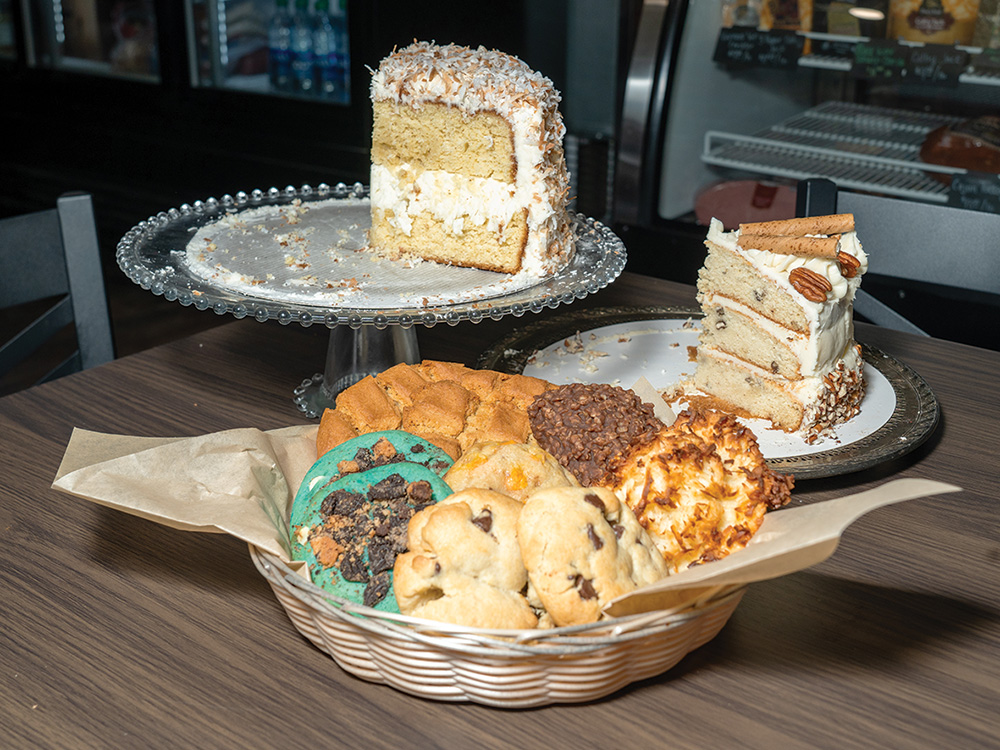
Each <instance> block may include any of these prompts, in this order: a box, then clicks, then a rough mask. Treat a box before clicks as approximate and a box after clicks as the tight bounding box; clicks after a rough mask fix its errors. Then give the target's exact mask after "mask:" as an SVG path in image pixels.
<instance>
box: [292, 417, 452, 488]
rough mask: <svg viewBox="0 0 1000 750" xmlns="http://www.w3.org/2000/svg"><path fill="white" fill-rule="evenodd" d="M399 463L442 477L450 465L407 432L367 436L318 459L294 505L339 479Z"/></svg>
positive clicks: (437, 451) (442, 454)
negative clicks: (411, 465)
mask: <svg viewBox="0 0 1000 750" xmlns="http://www.w3.org/2000/svg"><path fill="white" fill-rule="evenodd" d="M402 461H407V462H409V463H414V464H422V465H424V466H426V467H427V468H429V469H431V470H432V471H434V472H435V473H436V474H437V475H438V476H442V477H443V476H444V475H445V473H446V472H447V471H448V469H450V468H451V465H452V463H453V462H452V459H451V456H449V455H448V454H447V453H445V452H444V451H443V450H441V449H440V448H438V447H437V446H436V445H434V444H433V443H429V442H427V441H426V440H424V439H423V438H419V437H417V436H416V435H412V434H410V433H409V432H404V431H403V430H383V431H381V432H370V433H368V434H366V435H358V436H357V437H356V438H351V439H350V440H347V441H345V442H343V443H341V444H340V445H338V446H336V447H334V448H331V449H330V450H328V451H327V452H326V453H324V454H323V455H322V456H320V457H319V458H318V459H317V461H316V463H314V464H313V465H312V467H311V468H310V469H309V471H308V472H307V473H306V476H305V478H304V479H303V480H302V483H301V484H300V485H299V491H298V494H297V495H296V498H295V502H296V503H298V502H299V500H300V498H301V497H304V496H307V495H309V494H311V493H312V492H314V491H316V490H317V489H319V488H320V487H322V486H323V485H325V484H327V483H328V482H330V481H331V480H336V479H338V478H340V477H341V476H342V475H345V474H350V473H354V472H358V471H367V470H368V469H372V468H374V467H376V466H383V465H386V464H390V463H398V462H402Z"/></svg>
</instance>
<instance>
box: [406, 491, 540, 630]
mask: <svg viewBox="0 0 1000 750" xmlns="http://www.w3.org/2000/svg"><path fill="white" fill-rule="evenodd" d="M520 512H521V503H520V502H518V501H517V500H514V499H513V498H511V497H507V496H506V495H502V494H500V493H498V492H493V491H492V490H484V489H468V490H464V491H462V492H456V493H455V494H453V495H451V496H450V497H448V498H445V499H444V500H442V501H441V502H439V503H437V504H436V505H432V506H429V507H427V508H424V509H423V510H421V511H420V512H419V513H417V514H416V515H414V516H413V518H412V519H411V520H410V523H409V528H408V530H407V541H408V547H409V551H408V552H406V553H405V554H402V555H400V556H399V557H397V558H396V565H395V582H394V591H395V594H396V600H397V602H398V604H399V609H400V611H401V612H402V613H403V614H407V615H413V616H415V617H425V618H428V619H431V620H438V621H443V622H450V623H455V624H458V625H467V626H470V627H483V628H533V627H535V626H536V624H537V622H538V619H537V617H536V616H535V614H534V612H533V611H532V609H531V607H530V606H529V604H528V601H527V599H526V598H525V596H524V590H525V588H526V586H527V583H528V574H527V571H525V568H524V564H523V563H522V561H521V550H520V547H519V546H518V542H517V519H518V516H519V515H520Z"/></svg>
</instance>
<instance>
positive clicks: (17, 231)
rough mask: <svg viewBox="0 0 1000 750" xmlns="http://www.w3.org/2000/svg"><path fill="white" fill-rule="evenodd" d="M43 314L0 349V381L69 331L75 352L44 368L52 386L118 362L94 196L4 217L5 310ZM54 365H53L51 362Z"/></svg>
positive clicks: (0, 256) (1, 302) (0, 228)
mask: <svg viewBox="0 0 1000 750" xmlns="http://www.w3.org/2000/svg"><path fill="white" fill-rule="evenodd" d="M42 300H47V301H48V303H47V304H41V305H40V307H42V308H44V309H42V310H41V312H39V313H38V314H37V315H36V316H35V317H33V318H32V319H31V320H30V321H27V322H26V324H25V325H24V326H23V327H22V328H20V329H19V330H18V331H16V332H14V334H13V336H11V337H9V338H7V340H6V341H5V343H3V345H2V346H0V376H5V375H7V374H8V373H10V372H11V370H13V369H14V368H16V367H18V366H19V365H22V364H23V363H25V362H26V361H28V360H29V358H31V357H32V356H35V355H37V356H41V355H42V353H43V351H44V350H43V347H44V346H45V344H47V343H49V342H51V341H52V339H53V337H54V336H55V335H56V334H58V333H59V332H60V331H61V330H63V329H64V328H66V326H70V325H72V326H73V328H74V329H75V333H76V345H75V348H72V350H71V351H70V352H69V354H68V356H66V357H65V358H62V359H61V361H58V363H56V364H54V366H50V367H47V368H46V372H45V374H44V375H43V376H42V377H41V378H39V379H38V380H37V381H36V382H39V383H41V382H46V381H48V380H52V379H54V378H57V377H61V376H63V375H67V374H69V373H71V372H76V371H79V370H85V369H87V368H89V367H94V366H95V365H99V364H102V363H104V362H108V361H110V360H112V359H114V345H113V342H112V335H111V319H110V316H109V314H108V303H107V297H106V295H105V291H104V278H103V276H102V273H101V257H100V251H99V248H98V244H97V230H96V226H95V222H94V210H93V205H92V203H91V199H90V196H89V195H87V194H84V193H69V194H66V195H64V196H62V197H60V198H59V200H58V201H57V204H56V208H54V209H49V210H46V211H38V212H36V213H31V214H25V215H22V216H15V217H11V218H7V219H0V309H3V310H7V309H9V308H13V307H18V306H23V305H29V304H30V303H41V301H42ZM50 364H51V363H50Z"/></svg>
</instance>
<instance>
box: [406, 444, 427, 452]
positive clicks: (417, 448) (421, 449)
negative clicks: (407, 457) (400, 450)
mask: <svg viewBox="0 0 1000 750" xmlns="http://www.w3.org/2000/svg"><path fill="white" fill-rule="evenodd" d="M425 450H427V449H426V448H425V447H424V446H423V445H421V444H420V443H417V444H416V445H414V446H413V447H412V448H410V452H411V453H423V452H424V451H425Z"/></svg>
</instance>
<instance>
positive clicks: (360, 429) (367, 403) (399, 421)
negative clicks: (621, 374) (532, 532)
mask: <svg viewBox="0 0 1000 750" xmlns="http://www.w3.org/2000/svg"><path fill="white" fill-rule="evenodd" d="M552 387H553V386H552V385H551V384H550V383H548V382H547V381H545V380H541V379H539V378H532V377H528V376H525V375H512V374H509V373H501V372H496V371H494V370H474V369H472V368H469V367H466V366H464V365H461V364H457V363H454V362H439V361H437V360H424V361H423V362H421V363H420V364H416V365H409V364H398V365H395V366H393V367H390V368H389V369H388V370H385V371H384V372H381V373H379V374H378V375H375V376H368V377H366V378H364V379H363V380H361V381H359V382H357V383H355V384H354V385H352V386H350V387H349V388H347V389H345V390H343V391H341V393H340V394H339V395H338V396H337V400H336V405H335V408H333V409H327V410H326V411H325V412H324V413H323V416H322V418H321V420H320V425H319V431H318V433H317V436H316V451H317V455H323V454H324V453H326V451H328V450H330V449H331V448H332V447H334V446H337V445H339V444H340V443H342V442H344V441H345V440H350V439H351V438H354V437H357V436H358V435H363V434H367V433H369V432H376V431H379V430H404V431H406V432H410V433H412V434H414V435H417V436H419V437H421V438H424V439H425V440H428V441H429V442H431V443H433V444H434V445H436V446H438V447H439V448H441V449H442V450H443V451H445V452H446V453H447V454H448V455H449V456H451V457H452V458H453V459H457V458H458V457H459V456H461V455H462V453H463V452H464V451H466V450H468V449H469V447H471V446H472V445H473V444H475V443H478V442H483V441H513V442H516V443H524V442H527V441H528V440H529V439H530V437H531V427H530V425H529V424H528V415H527V408H528V404H530V403H531V401H532V400H533V399H534V398H535V396H537V395H538V394H540V393H543V392H545V391H546V390H548V389H549V388H552Z"/></svg>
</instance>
